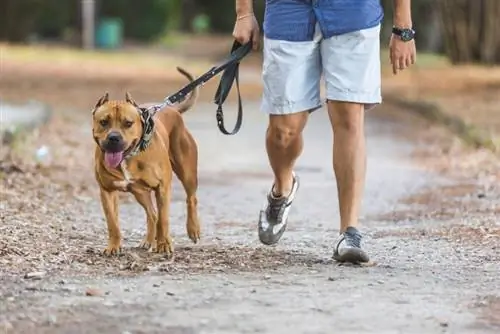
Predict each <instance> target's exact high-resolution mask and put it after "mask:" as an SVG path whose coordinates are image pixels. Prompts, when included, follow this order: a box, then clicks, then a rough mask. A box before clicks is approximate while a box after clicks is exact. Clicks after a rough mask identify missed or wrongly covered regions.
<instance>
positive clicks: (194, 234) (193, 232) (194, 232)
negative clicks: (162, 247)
mask: <svg viewBox="0 0 500 334" xmlns="http://www.w3.org/2000/svg"><path fill="white" fill-rule="evenodd" d="M186 230H187V234H188V236H189V239H191V241H192V242H194V243H197V242H198V241H199V240H200V234H201V231H200V223H198V222H194V221H192V222H188V223H187V225H186Z"/></svg>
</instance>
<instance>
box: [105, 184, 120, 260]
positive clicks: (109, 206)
mask: <svg viewBox="0 0 500 334" xmlns="http://www.w3.org/2000/svg"><path fill="white" fill-rule="evenodd" d="M101 204H102V209H103V211H104V215H105V216H106V224H107V225H108V247H106V249H104V252H103V253H104V255H108V256H110V255H116V254H118V253H119V252H120V247H121V233H120V225H119V223H118V193H117V192H116V191H112V192H109V191H106V190H104V189H101Z"/></svg>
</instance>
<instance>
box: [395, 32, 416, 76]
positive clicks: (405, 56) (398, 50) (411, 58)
mask: <svg viewBox="0 0 500 334" xmlns="http://www.w3.org/2000/svg"><path fill="white" fill-rule="evenodd" d="M389 58H390V60H391V64H392V73H394V74H398V72H399V71H402V70H404V69H405V68H408V67H410V66H411V65H413V64H415V61H416V60H417V50H416V47H415V40H411V41H408V42H404V41H402V40H401V39H400V38H399V36H396V35H394V34H392V36H391V40H390V42H389Z"/></svg>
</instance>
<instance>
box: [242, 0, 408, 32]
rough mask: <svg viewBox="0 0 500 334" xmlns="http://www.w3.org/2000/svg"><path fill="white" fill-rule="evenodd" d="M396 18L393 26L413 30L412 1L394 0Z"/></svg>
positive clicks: (394, 17)
mask: <svg viewBox="0 0 500 334" xmlns="http://www.w3.org/2000/svg"><path fill="white" fill-rule="evenodd" d="M393 1H394V16H393V25H394V26H395V27H397V28H401V29H403V28H411V27H412V22H411V0H393ZM238 2H250V1H245V0H240V1H238V0H236V3H238Z"/></svg>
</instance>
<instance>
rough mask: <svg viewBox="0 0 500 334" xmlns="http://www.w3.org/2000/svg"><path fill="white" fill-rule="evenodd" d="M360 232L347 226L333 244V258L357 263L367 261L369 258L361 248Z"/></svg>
mask: <svg viewBox="0 0 500 334" xmlns="http://www.w3.org/2000/svg"><path fill="white" fill-rule="evenodd" d="M362 238H363V237H362V235H361V233H360V232H359V231H358V229H356V228H355V227H348V228H347V230H346V231H345V232H344V233H342V234H340V235H339V237H338V239H337V241H335V245H334V246H333V259H334V260H336V261H339V262H350V263H354V264H359V263H363V262H368V261H369V260H370V258H369V257H368V254H366V252H365V251H364V250H362V249H361V239H362Z"/></svg>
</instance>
